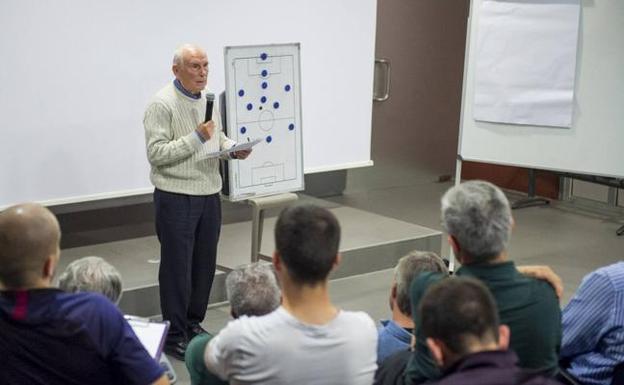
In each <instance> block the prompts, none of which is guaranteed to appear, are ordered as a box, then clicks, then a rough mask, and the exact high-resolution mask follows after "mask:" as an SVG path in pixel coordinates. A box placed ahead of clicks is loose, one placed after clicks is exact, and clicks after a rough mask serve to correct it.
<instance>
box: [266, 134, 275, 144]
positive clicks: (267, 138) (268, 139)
mask: <svg viewBox="0 0 624 385" xmlns="http://www.w3.org/2000/svg"><path fill="white" fill-rule="evenodd" d="M266 141H267V143H271V142H272V141H273V138H271V135H269V136H267V137H266Z"/></svg>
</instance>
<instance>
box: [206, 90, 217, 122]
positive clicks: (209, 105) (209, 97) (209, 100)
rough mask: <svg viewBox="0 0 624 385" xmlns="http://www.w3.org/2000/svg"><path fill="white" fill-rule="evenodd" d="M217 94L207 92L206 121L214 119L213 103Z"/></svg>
mask: <svg viewBox="0 0 624 385" xmlns="http://www.w3.org/2000/svg"><path fill="white" fill-rule="evenodd" d="M214 99H215V95H214V94H206V118H205V120H204V123H206V122H207V121H209V120H212V105H213V103H214Z"/></svg>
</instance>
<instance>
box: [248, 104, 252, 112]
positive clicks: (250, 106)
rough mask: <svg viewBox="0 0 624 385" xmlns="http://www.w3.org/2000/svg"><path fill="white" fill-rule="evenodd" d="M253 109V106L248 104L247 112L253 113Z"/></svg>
mask: <svg viewBox="0 0 624 385" xmlns="http://www.w3.org/2000/svg"><path fill="white" fill-rule="evenodd" d="M252 109H253V104H251V103H248V104H247V111H251V110H252Z"/></svg>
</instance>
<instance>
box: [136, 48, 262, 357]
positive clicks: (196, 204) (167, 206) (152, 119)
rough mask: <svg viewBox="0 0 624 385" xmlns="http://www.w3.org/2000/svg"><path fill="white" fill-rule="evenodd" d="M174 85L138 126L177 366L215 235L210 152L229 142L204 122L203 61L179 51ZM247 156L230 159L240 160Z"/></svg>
mask: <svg viewBox="0 0 624 385" xmlns="http://www.w3.org/2000/svg"><path fill="white" fill-rule="evenodd" d="M172 70H173V74H174V76H175V80H173V82H171V83H169V84H167V85H166V86H165V87H164V88H163V89H161V90H160V91H159V92H158V93H157V94H156V95H155V96H154V98H153V99H152V100H151V102H150V103H149V105H148V107H147V109H146V111H145V116H144V119H143V124H144V126H145V141H146V145H147V158H148V160H149V162H150V165H151V168H152V170H151V174H150V179H151V181H152V183H153V184H154V186H155V190H154V207H155V212H156V233H157V235H158V239H159V241H160V247H161V249H160V254H161V262H160V271H159V275H158V281H159V285H160V286H159V287H160V305H161V310H162V315H163V319H165V320H168V321H169V322H170V323H171V326H170V329H169V335H168V336H167V341H166V345H165V352H166V353H167V354H169V355H171V356H173V357H175V358H178V359H184V353H185V351H186V347H187V342H188V340H189V339H191V338H193V337H194V336H195V335H197V334H200V333H203V332H204V330H203V329H202V328H201V326H200V323H201V322H202V321H203V319H204V315H205V313H206V308H207V306H208V299H209V296H210V288H211V287H212V280H213V278H214V274H215V268H216V256H217V242H218V240H219V233H220V229H221V202H220V197H219V192H220V191H221V183H222V182H221V177H220V175H219V160H218V159H215V158H207V155H208V154H209V153H211V152H215V151H219V150H224V149H228V148H231V147H232V146H233V145H234V144H235V143H234V141H232V140H230V139H228V138H227V137H226V136H225V134H224V133H223V130H222V127H221V122H220V119H219V112H218V111H217V110H215V111H214V112H213V114H212V116H213V119H212V120H209V121H206V122H204V116H205V111H206V103H207V102H206V97H205V92H204V88H205V87H206V84H207V81H208V58H207V56H206V53H205V52H204V50H203V49H202V48H200V47H198V46H195V45H191V44H185V45H183V46H181V47H179V48H178V49H177V50H176V52H175V54H174V57H173V67H172ZM249 152H250V151H238V152H234V153H230V157H231V158H233V159H244V158H246V157H247V156H248V155H249Z"/></svg>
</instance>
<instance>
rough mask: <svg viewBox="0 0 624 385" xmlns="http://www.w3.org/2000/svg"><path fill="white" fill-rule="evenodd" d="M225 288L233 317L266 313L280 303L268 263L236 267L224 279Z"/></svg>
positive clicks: (271, 269) (278, 290)
mask: <svg viewBox="0 0 624 385" xmlns="http://www.w3.org/2000/svg"><path fill="white" fill-rule="evenodd" d="M225 290H226V293H227V297H228V300H229V301H230V307H231V309H232V315H233V316H235V317H240V316H242V315H247V316H252V315H255V316H260V315H264V314H268V313H270V312H272V311H273V310H275V309H277V307H278V306H279V305H280V300H281V294H280V289H279V286H278V284H277V279H276V278H275V273H274V272H273V268H272V266H271V265H270V264H266V263H258V262H256V263H251V264H247V265H242V266H239V267H237V268H236V269H234V270H232V271H231V272H230V273H229V274H228V276H227V278H226V279H225Z"/></svg>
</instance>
